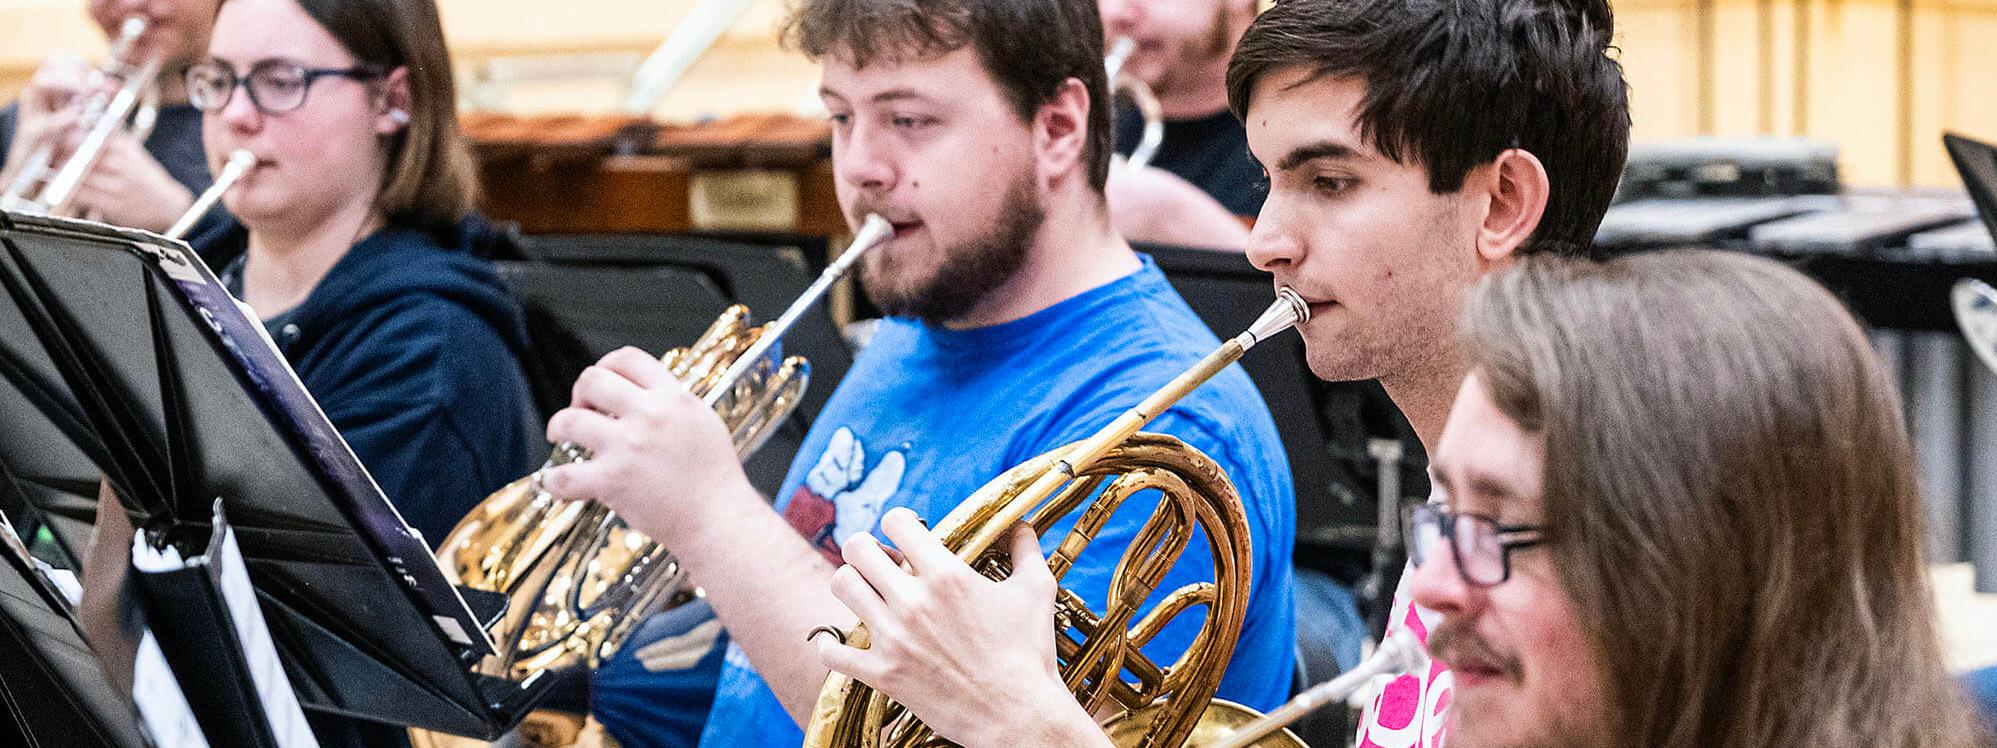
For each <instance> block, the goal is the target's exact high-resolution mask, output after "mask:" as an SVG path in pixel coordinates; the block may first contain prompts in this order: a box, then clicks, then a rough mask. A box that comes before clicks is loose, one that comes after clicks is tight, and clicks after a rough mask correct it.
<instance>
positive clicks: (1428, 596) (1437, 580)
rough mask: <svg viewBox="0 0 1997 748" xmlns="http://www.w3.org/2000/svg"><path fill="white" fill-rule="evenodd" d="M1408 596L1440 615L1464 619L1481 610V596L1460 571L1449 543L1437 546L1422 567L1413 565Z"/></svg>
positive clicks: (1423, 561) (1430, 552)
mask: <svg viewBox="0 0 1997 748" xmlns="http://www.w3.org/2000/svg"><path fill="white" fill-rule="evenodd" d="M1408 573H1409V574H1412V575H1413V576H1412V577H1411V578H1410V579H1409V580H1408V595H1409V597H1410V598H1412V599H1413V600H1414V603H1415V604H1416V605H1419V606H1421V607H1423V608H1427V609H1429V610H1433V611H1435V612H1437V613H1443V614H1453V615H1462V614H1464V613H1466V612H1469V611H1471V610H1474V609H1475V608H1476V607H1477V604H1478V600H1479V599H1480V596H1479V594H1478V591H1477V590H1476V589H1474V588H1472V587H1471V586H1470V585H1469V583H1467V582H1465V581H1463V575H1462V574H1460V573H1458V572H1457V570H1456V558H1455V557H1454V555H1453V554H1451V553H1450V552H1449V547H1448V545H1447V544H1446V543H1437V544H1436V547H1435V548H1432V549H1429V551H1428V553H1427V554H1426V555H1425V557H1424V558H1422V563H1421V565H1420V566H1413V565H1410V566H1409V568H1408Z"/></svg>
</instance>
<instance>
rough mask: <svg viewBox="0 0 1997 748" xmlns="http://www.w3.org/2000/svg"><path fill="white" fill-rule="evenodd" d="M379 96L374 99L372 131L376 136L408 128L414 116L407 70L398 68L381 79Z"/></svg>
mask: <svg viewBox="0 0 1997 748" xmlns="http://www.w3.org/2000/svg"><path fill="white" fill-rule="evenodd" d="M380 85H381V88H380V91H381V94H380V95H379V96H377V97H376V104H375V112H374V131H375V134H377V135H394V134H396V133H399V132H402V131H403V130H404V129H407V128H408V127H409V118H410V116H412V115H413V114H415V109H413V108H412V106H411V104H412V102H411V99H410V96H409V68H406V67H398V68H396V69H394V70H390V71H388V75H387V76H386V77H383V78H382V79H381V84H380Z"/></svg>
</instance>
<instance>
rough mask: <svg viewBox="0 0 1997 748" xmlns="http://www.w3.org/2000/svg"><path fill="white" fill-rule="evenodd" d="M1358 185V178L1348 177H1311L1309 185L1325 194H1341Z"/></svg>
mask: <svg viewBox="0 0 1997 748" xmlns="http://www.w3.org/2000/svg"><path fill="white" fill-rule="evenodd" d="M1358 185H1359V180H1357V179H1351V178H1348V177H1328V176H1326V177H1313V178H1312V179H1311V187H1312V188H1314V189H1316V190H1317V191H1318V192H1319V193H1322V194H1325V195H1342V194H1345V193H1347V192H1351V191H1352V188H1354V187H1357V186H1358Z"/></svg>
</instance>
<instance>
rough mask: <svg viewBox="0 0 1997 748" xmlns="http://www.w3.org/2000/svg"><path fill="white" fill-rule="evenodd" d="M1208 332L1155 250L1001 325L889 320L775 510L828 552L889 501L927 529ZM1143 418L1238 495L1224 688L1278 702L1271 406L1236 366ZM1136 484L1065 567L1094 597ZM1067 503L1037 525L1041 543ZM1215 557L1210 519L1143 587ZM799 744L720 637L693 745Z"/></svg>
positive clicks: (1283, 463) (1208, 564) (1281, 559)
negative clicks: (1123, 271)
mask: <svg viewBox="0 0 1997 748" xmlns="http://www.w3.org/2000/svg"><path fill="white" fill-rule="evenodd" d="M1219 344H1220V342H1219V340H1218V339H1216V338H1215V337H1214V336H1213V334H1212V333H1211V332H1210V331H1208V330H1207V329H1206V326H1205V325H1204V324H1202V323H1201V322H1200V321H1199V318H1198V317H1197V316H1195V315H1194V314H1193V312H1192V310H1191V309H1190V308H1188V307H1187V306H1186V304H1185V302H1184V301H1182V300H1181V299H1180V298H1179V297H1178V295H1177V294H1176V293H1174V292H1173V290H1172V288H1171V285H1170V284H1169V283H1168V282H1167V281H1166V279H1165V276H1164V274H1163V273H1161V272H1159V271H1158V268H1157V266H1156V265H1155V264H1153V263H1152V262H1151V261H1150V260H1149V258H1146V259H1145V260H1144V261H1143V266H1142V267H1141V268H1140V269H1139V270H1138V271H1136V272H1134V273H1132V274H1130V275H1128V276H1125V277H1123V278H1121V279H1119V280H1116V281H1113V282H1111V283H1109V284H1106V285H1104V286H1101V287H1099V288H1096V289H1093V290H1090V291H1086V292H1084V293H1082V294H1080V295H1077V296H1075V297H1073V298H1070V299H1068V300H1066V301H1062V302H1060V303H1057V304H1055V305H1053V306H1051V307H1048V308H1046V309H1043V310H1041V311H1040V312H1037V313H1035V314H1032V315H1029V316H1027V317H1025V318H1023V319H1019V320H1015V321H1012V322H1007V323H1003V324H999V325H994V326H990V327H982V328H975V329H969V330H948V329H943V328H939V327H931V326H927V325H923V324H921V323H919V322H915V321H912V320H906V319H889V320H884V321H883V322H882V323H881V327H880V330H879V332H877V333H876V335H875V337H874V340H873V342H872V343H870V344H869V345H868V347H867V348H866V350H864V351H862V352H861V353H860V355H859V357H858V358H857V359H856V360H855V361H854V363H853V367H852V368H851V369H850V370H848V372H847V375H846V377H845V379H844V380H843V381H841V382H840V384H839V389H838V390H837V391H836V392H834V393H833V395H832V397H831V399H830V400H829V401H828V402H827V403H826V405H825V407H824V408H823V409H822V410H821V411H820V412H819V415H818V418H817V419H816V421H815V422H814V423H813V424H812V429H811V432H810V433H809V434H808V435H807V436H806V437H805V440H804V442H803V443H802V444H801V445H800V447H799V449H798V453H797V457H796V459H795V460H794V461H793V462H792V463H791V469H790V474H789V476H788V478H787V479H786V481H785V484H784V486H783V488H782V489H780V490H779V492H778V494H777V500H776V510H777V511H778V512H779V513H780V514H782V515H783V516H784V517H785V518H786V519H787V520H788V521H789V523H790V524H791V526H792V527H794V528H797V529H798V531H799V532H800V533H803V535H804V537H805V538H806V539H807V540H808V541H809V542H810V543H811V544H812V546H813V547H815V548H817V549H818V550H819V551H821V552H823V553H825V554H826V555H827V557H828V558H830V559H832V560H833V561H834V563H837V561H838V557H837V550H838V548H839V541H842V540H845V539H846V538H847V537H849V536H851V535H852V534H854V533H858V532H872V533H876V534H877V535H878V532H879V520H880V516H881V515H882V513H884V512H886V511H887V510H888V509H891V508H894V507H907V508H909V509H911V510H913V511H914V512H915V513H916V514H917V515H918V516H920V517H922V518H923V519H924V520H927V521H928V522H929V523H930V524H931V525H934V524H936V523H937V522H939V521H941V520H942V519H943V517H945V516H946V515H948V514H949V513H950V511H951V510H952V509H955V508H956V507H957V505H958V504H959V503H960V502H962V501H964V500H965V499H966V498H968V497H970V496H971V494H972V493H973V492H975V491H977V489H979V488H980V487H982V486H984V485H985V484H986V483H987V482H989V481H990V480H991V479H992V478H994V477H996V476H997V475H999V474H1000V473H1003V472H1004V471H1006V470H1007V469H1010V468H1012V467H1013V466H1016V465H1018V464H1020V463H1022V462H1025V461H1026V460H1028V459H1030V458H1033V457H1035V456H1038V455H1040V454H1042V453H1045V452H1047V451H1048V450H1050V449H1054V448H1056V447H1059V446H1061V445H1064V444H1067V443H1069V442H1072V441H1074V440H1076V439H1080V438H1082V437H1084V436H1087V435H1089V434H1090V433H1093V432H1094V431H1096V430H1097V429H1100V428H1102V426H1103V425H1105V424H1107V423H1109V422H1110V421H1112V420H1114V419H1115V418H1116V417H1117V416H1118V415H1119V414H1121V413H1122V412H1123V411H1124V410H1126V409H1128V408H1130V407H1131V406H1134V405H1136V404H1137V403H1138V402H1140V401H1141V400H1143V398H1144V397H1145V396H1146V395H1149V394H1150V393H1151V392H1152V391H1153V390H1155V389H1156V388H1158V387H1159V386H1162V385H1163V384H1164V383H1166V382H1168V381H1170V380H1171V379H1172V378H1173V377H1175V376H1177V375H1178V374H1179V373H1181V372H1183V371H1185V370H1186V369H1187V368H1188V367H1190V366H1191V365H1192V364H1193V363H1195V362H1197V361H1198V360H1199V359H1200V358H1201V357H1203V356H1205V355H1206V354H1207V353H1208V352H1211V351H1212V350H1213V349H1214V348H1215V347H1217V346H1218V345H1219ZM1145 430H1147V431H1153V432H1159V433H1165V434H1170V435H1172V436H1176V437H1178V438H1179V439H1181V440H1183V441H1185V442H1186V443H1187V444H1188V445H1190V446H1192V447H1193V448H1195V449H1198V450H1200V451H1202V452H1204V453H1206V454H1207V456H1209V457H1211V458H1213V460H1214V461H1215V462H1216V463H1217V464H1218V465H1219V466H1220V467H1221V469H1222V470H1223V471H1224V472H1225V473H1226V474H1227V476H1228V478H1229V479H1230V480H1231V481H1232V482H1233V484H1234V486H1235V488H1236V489H1237V490H1238V491H1239V492H1240V495H1241V501H1242V504H1243V509H1244V510H1245V514H1246V516H1247V519H1248V522H1249V533H1250V535H1251V537H1252V539H1253V546H1254V556H1253V560H1252V562H1251V563H1250V566H1251V570H1250V574H1251V578H1250V589H1249V602H1248V611H1247V616H1246V619H1245V620H1244V622H1243V625H1242V631H1241V638H1240V642H1239V644H1238V645H1237V646H1236V648H1235V653H1234V654H1235V656H1234V658H1233V660H1232V663H1231V664H1230V666H1229V668H1228V671H1227V673H1226V675H1225V676H1224V677H1223V678H1222V680H1221V687H1220V692H1219V696H1220V697H1221V698H1225V699H1228V700H1230V701H1234V702H1238V703H1244V704H1247V705H1248V706H1250V707H1254V708H1258V709H1269V708H1271V707H1274V706H1275V705H1276V704H1279V703H1281V702H1282V700H1283V699H1284V698H1285V697H1286V696H1287V695H1288V690H1289V685H1290V678H1291V663H1292V656H1293V653H1294V649H1295V646H1296V639H1295V620H1294V608H1293V604H1292V599H1291V566H1290V554H1291V548H1292V543H1293V536H1294V534H1295V527H1294V516H1293V515H1294V512H1295V499H1294V496H1293V495H1292V493H1291V490H1290V480H1289V467H1288V465H1289V462H1288V460H1287V459H1286V458H1285V457H1284V454H1283V448H1282V443H1281V441H1280V440H1279V439H1278V438H1277V436H1276V430H1275V425H1274V422H1273V421H1272V419H1271V418H1270V417H1269V414H1268V409H1267V406H1265V405H1264V404H1263V401H1262V398H1261V396H1260V395H1258V394H1257V393H1256V391H1255V388H1254V385H1253V384H1251V383H1250V382H1249V381H1248V377H1247V375H1246V374H1244V373H1243V372H1242V371H1241V370H1240V368H1238V367H1233V368H1230V369H1228V370H1226V371H1224V372H1222V373H1221V374H1220V375H1219V376H1217V377H1215V378H1214V379H1213V380H1212V381H1210V382H1208V383H1207V384H1206V385H1205V386H1203V387H1201V388H1199V389H1197V390H1195V391H1194V392H1193V393H1192V394H1191V395H1189V396H1187V397H1186V398H1185V399H1184V400H1182V401H1180V402H1179V404H1178V405H1176V406H1174V407H1173V408H1171V409H1169V410H1167V411H1166V412H1165V413H1164V414H1162V415H1161V416H1160V417H1159V418H1158V419H1157V420H1155V421H1153V422H1152V424H1151V425H1150V426H1149V427H1147V428H1146V429H1145ZM1147 493H1148V494H1149V495H1148V496H1146V495H1142V494H1141V495H1139V496H1138V497H1134V498H1133V499H1132V500H1131V501H1128V502H1126V503H1125V504H1124V505H1123V507H1122V508H1121V509H1119V510H1118V512H1117V513H1116V514H1115V515H1113V516H1112V517H1111V519H1110V521H1109V522H1108V523H1107V524H1106V525H1104V526H1103V527H1102V528H1101V530H1100V531H1099V532H1097V533H1096V536H1095V537H1096V540H1095V542H1092V543H1090V544H1089V546H1088V548H1087V549H1085V550H1084V551H1083V553H1082V554H1081V555H1080V557H1079V558H1077V559H1076V563H1075V565H1074V566H1073V567H1072V568H1071V569H1070V570H1069V571H1068V573H1067V574H1066V575H1065V576H1064V577H1063V578H1062V585H1063V586H1064V587H1065V588H1067V589H1068V590H1070V591H1071V592H1073V593H1075V594H1076V595H1079V596H1080V597H1081V598H1082V599H1083V600H1084V601H1086V602H1088V603H1089V604H1090V605H1091V606H1093V607H1095V608H1096V609H1098V610H1100V609H1101V606H1102V604H1103V601H1104V598H1105V597H1106V596H1107V595H1108V590H1109V585H1110V578H1111V577H1112V576H1113V574H1114V571H1115V568H1116V566H1117V559H1118V557H1120V556H1121V555H1122V554H1123V553H1124V551H1125V550H1126V549H1127V548H1128V547H1129V546H1130V545H1132V544H1133V540H1134V538H1135V537H1136V536H1137V535H1138V533H1139V532H1141V530H1142V528H1143V525H1144V524H1145V522H1146V521H1147V520H1148V519H1149V518H1150V511H1149V509H1150V507H1152V506H1155V505H1156V504H1157V498H1158V497H1157V495H1156V494H1155V493H1151V492H1147ZM1078 514H1079V513H1077V514H1071V515H1069V517H1068V518H1067V519H1065V520H1063V521H1061V522H1059V523H1057V524H1056V525H1055V527H1053V528H1052V529H1051V530H1050V531H1049V532H1048V533H1047V534H1046V535H1045V536H1044V538H1043V541H1042V548H1043V550H1051V548H1050V546H1051V545H1053V544H1058V543H1059V542H1060V541H1061V539H1062V537H1063V536H1064V535H1065V534H1066V533H1067V530H1068V529H1069V528H1070V527H1072V526H1073V524H1074V520H1075V518H1076V517H1077V515H1078ZM1211 556H1212V554H1211V553H1210V552H1208V550H1207V548H1206V541H1205V536H1204V533H1197V534H1195V535H1194V537H1193V538H1192V542H1191V543H1190V545H1189V546H1188V549H1187V551H1186V553H1185V554H1184V555H1183V556H1181V557H1180V558H1179V560H1178V562H1177V563H1175V564H1174V565H1173V567H1172V569H1171V571H1170V573H1169V574H1168V575H1167V576H1166V577H1165V579H1164V580H1163V581H1162V582H1161V584H1160V585H1159V587H1158V592H1157V593H1156V594H1154V595H1153V596H1152V597H1150V598H1149V601H1150V602H1151V603H1155V602H1157V601H1158V600H1160V599H1162V597H1163V596H1164V594H1165V593H1167V592H1169V591H1171V590H1174V589H1177V588H1179V587H1181V586H1184V585H1187V584H1193V583H1198V582H1210V581H1212V579H1213V562H1212V557H1211ZM1143 610H1145V611H1148V610H1149V605H1146V606H1143ZM1201 613H1202V611H1200V610H1198V609H1195V610H1194V611H1192V612H1191V613H1190V614H1188V615H1181V616H1179V617H1178V618H1176V619H1174V620H1173V623H1172V624H1170V625H1168V626H1166V627H1165V628H1164V629H1163V631H1162V632H1160V633H1159V635H1158V636H1157V637H1156V638H1154V639H1153V640H1152V643H1151V644H1150V645H1149V646H1147V647H1145V650H1144V651H1145V654H1147V655H1149V656H1150V657H1151V658H1152V659H1153V660H1155V661H1158V662H1160V663H1161V664H1169V663H1170V662H1172V661H1173V660H1175V659H1176V658H1177V655H1178V654H1179V653H1180V652H1183V651H1184V650H1185V648H1186V647H1187V645H1188V644H1189V643H1190V642H1191V640H1192V637H1193V635H1194V633H1195V632H1196V631H1197V629H1198V628H1199V620H1198V619H1199V618H1201V617H1202V615H1201ZM1139 615H1140V616H1141V615H1142V613H1141V612H1140V614H1139ZM1050 625H1051V622H1050ZM802 740H803V732H802V731H801V730H800V728H799V726H798V725H797V723H796V722H794V721H793V720H792V719H791V717H790V715H789V714H788V713H787V712H786V711H785V710H784V708H783V705H782V704H781V703H780V702H779V701H778V700H777V698H776V695H775V694H774V693H773V692H771V690H770V688H769V685H768V684H766V683H764V682H763V680H762V678H761V677H760V676H759V675H758V674H757V672H756V670H755V668H754V666H753V663H751V662H750V660H749V658H748V656H747V654H746V653H745V652H743V651H742V650H741V649H740V648H739V647H735V646H733V645H731V646H730V647H729V650H728V652H727V654H726V656H725V658H724V661H723V665H722V673H721V677H720V680H719V682H718V684H717V686H716V690H715V698H714V707H713V709H712V711H711V712H710V713H709V716H708V721H707V725H706V729H705V732H704V733H703V735H702V739H701V742H702V744H703V745H708V746H731V747H732V746H768V747H770V748H778V747H794V746H797V745H799V744H800V743H801V742H802Z"/></svg>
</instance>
